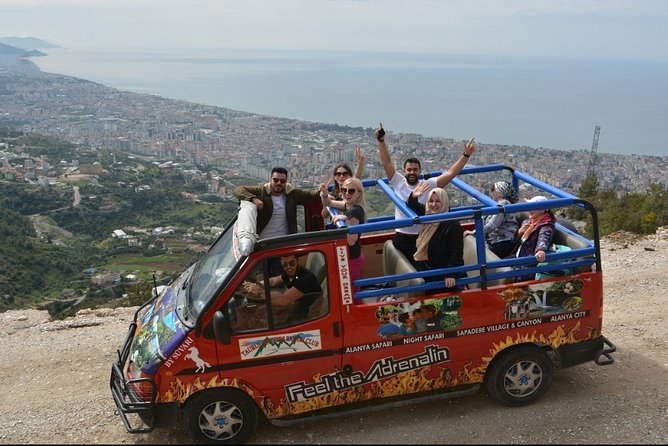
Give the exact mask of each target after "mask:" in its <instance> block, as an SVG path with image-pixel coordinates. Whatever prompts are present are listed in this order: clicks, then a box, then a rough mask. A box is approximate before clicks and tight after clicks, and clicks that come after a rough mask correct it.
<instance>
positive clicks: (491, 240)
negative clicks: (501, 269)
mask: <svg viewBox="0 0 668 446" xmlns="http://www.w3.org/2000/svg"><path fill="white" fill-rule="evenodd" d="M492 198H494V200H495V201H496V203H497V204H498V205H499V206H502V207H503V206H507V205H509V204H512V203H517V201H518V199H519V197H518V196H517V190H516V189H515V188H514V187H513V185H512V184H510V183H509V182H508V181H497V182H496V183H494V184H493V185H492ZM518 227H519V224H518V223H517V217H515V213H514V212H511V213H506V212H503V211H501V212H499V213H498V214H494V215H488V216H486V217H485V220H484V226H483V228H484V230H485V240H486V241H487V245H488V246H489V249H491V250H492V252H493V253H494V254H496V255H497V256H498V257H499V258H500V259H504V258H506V257H508V256H509V255H510V254H511V253H512V252H513V248H514V247H515V233H516V232H517V229H518ZM474 234H475V231H464V235H465V236H466V235H474Z"/></svg>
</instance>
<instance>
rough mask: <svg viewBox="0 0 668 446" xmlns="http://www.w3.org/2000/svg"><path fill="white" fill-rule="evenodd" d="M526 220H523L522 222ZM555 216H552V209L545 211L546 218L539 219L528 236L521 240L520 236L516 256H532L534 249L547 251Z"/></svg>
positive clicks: (552, 237) (552, 234) (551, 237)
mask: <svg viewBox="0 0 668 446" xmlns="http://www.w3.org/2000/svg"><path fill="white" fill-rule="evenodd" d="M527 221H528V219H527V220H525V221H524V222H523V223H522V224H524V223H526V222H527ZM556 221H557V218H556V217H555V216H554V214H553V213H552V211H549V210H548V211H547V218H546V219H544V220H543V221H541V222H540V223H538V224H537V225H536V227H535V228H534V230H533V231H531V234H529V237H527V239H526V240H525V241H524V242H522V241H521V238H520V240H518V243H520V245H519V248H518V251H517V257H524V256H532V255H534V254H536V251H545V252H546V253H547V252H548V249H549V248H550V245H551V244H552V240H553V239H554V231H555V227H554V224H555V223H556Z"/></svg>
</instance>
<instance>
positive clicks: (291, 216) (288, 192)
mask: <svg viewBox="0 0 668 446" xmlns="http://www.w3.org/2000/svg"><path fill="white" fill-rule="evenodd" d="M234 196H235V197H237V198H238V199H239V200H247V201H251V200H252V199H253V198H259V199H260V200H262V203H264V206H262V209H258V211H257V230H256V232H257V233H258V234H261V233H262V230H263V229H264V228H265V226H267V223H269V220H270V219H271V215H272V213H273V212H274V202H273V201H272V200H271V188H270V184H269V183H265V184H258V185H257V186H237V187H236V188H235V189H234ZM319 196H320V189H313V190H304V189H299V188H296V187H293V186H292V185H291V184H290V183H288V184H286V185H285V213H286V215H287V219H288V230H289V231H290V234H294V233H295V232H297V203H299V202H304V201H309V200H311V199H313V198H316V197H319Z"/></svg>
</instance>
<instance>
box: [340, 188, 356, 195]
mask: <svg viewBox="0 0 668 446" xmlns="http://www.w3.org/2000/svg"><path fill="white" fill-rule="evenodd" d="M355 192H357V189H355V188H354V187H352V188H347V187H342V188H341V193H344V194H350V195H353V194H354V193H355Z"/></svg>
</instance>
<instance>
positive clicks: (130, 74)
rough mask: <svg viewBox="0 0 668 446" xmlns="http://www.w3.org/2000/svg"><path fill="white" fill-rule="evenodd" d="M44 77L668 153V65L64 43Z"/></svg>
mask: <svg viewBox="0 0 668 446" xmlns="http://www.w3.org/2000/svg"><path fill="white" fill-rule="evenodd" d="M31 60H33V61H34V62H35V63H36V64H37V65H38V66H39V67H40V69H41V70H42V71H46V72H51V73H58V74H65V75H70V76H75V77H78V78H82V79H86V80H90V81H94V82H98V83H101V84H104V85H106V86H109V87H114V88H118V89H121V90H128V91H133V92H137V93H145V94H152V95H158V96H162V97H167V98H172V99H182V100H187V101H190V102H194V103H200V104H208V105H213V106H219V107H225V108H230V109H235V110H241V111H246V112H251V113H256V114H262V115H271V116H279V117H285V118H294V119H299V120H305V121H313V122H321V123H328V124H339V125H347V126H352V127H372V128H375V127H377V126H378V124H379V123H380V122H382V123H383V125H384V127H385V128H386V129H387V130H388V131H389V132H392V131H395V132H402V133H414V134H421V135H424V136H433V137H446V138H454V139H468V138H470V137H475V138H476V141H478V142H479V143H483V144H502V145H524V146H531V147H544V148H549V149H562V150H587V151H588V150H591V149H592V148H593V147H594V141H595V138H594V134H595V128H596V126H600V134H599V137H598V141H597V145H596V146H597V150H598V152H599V153H613V154H640V155H656V156H668V125H667V124H668V106H667V105H666V104H668V62H650V61H619V60H600V59H564V58H560V59H557V58H550V57H532V58H520V57H505V56H504V57H500V56H472V55H452V54H433V53H394V52H355V51H293V50H289V51H288V50H235V49H208V50H206V51H204V50H197V49H195V50H191V51H176V50H173V51H171V50H170V51H163V52H143V51H138V50H132V51H129V52H128V51H125V52H118V51H117V52H111V51H103V50H98V51H89V50H85V51H84V50H75V49H68V48H58V49H50V50H48V54H47V55H46V56H43V57H34V58H32V59H31Z"/></svg>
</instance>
